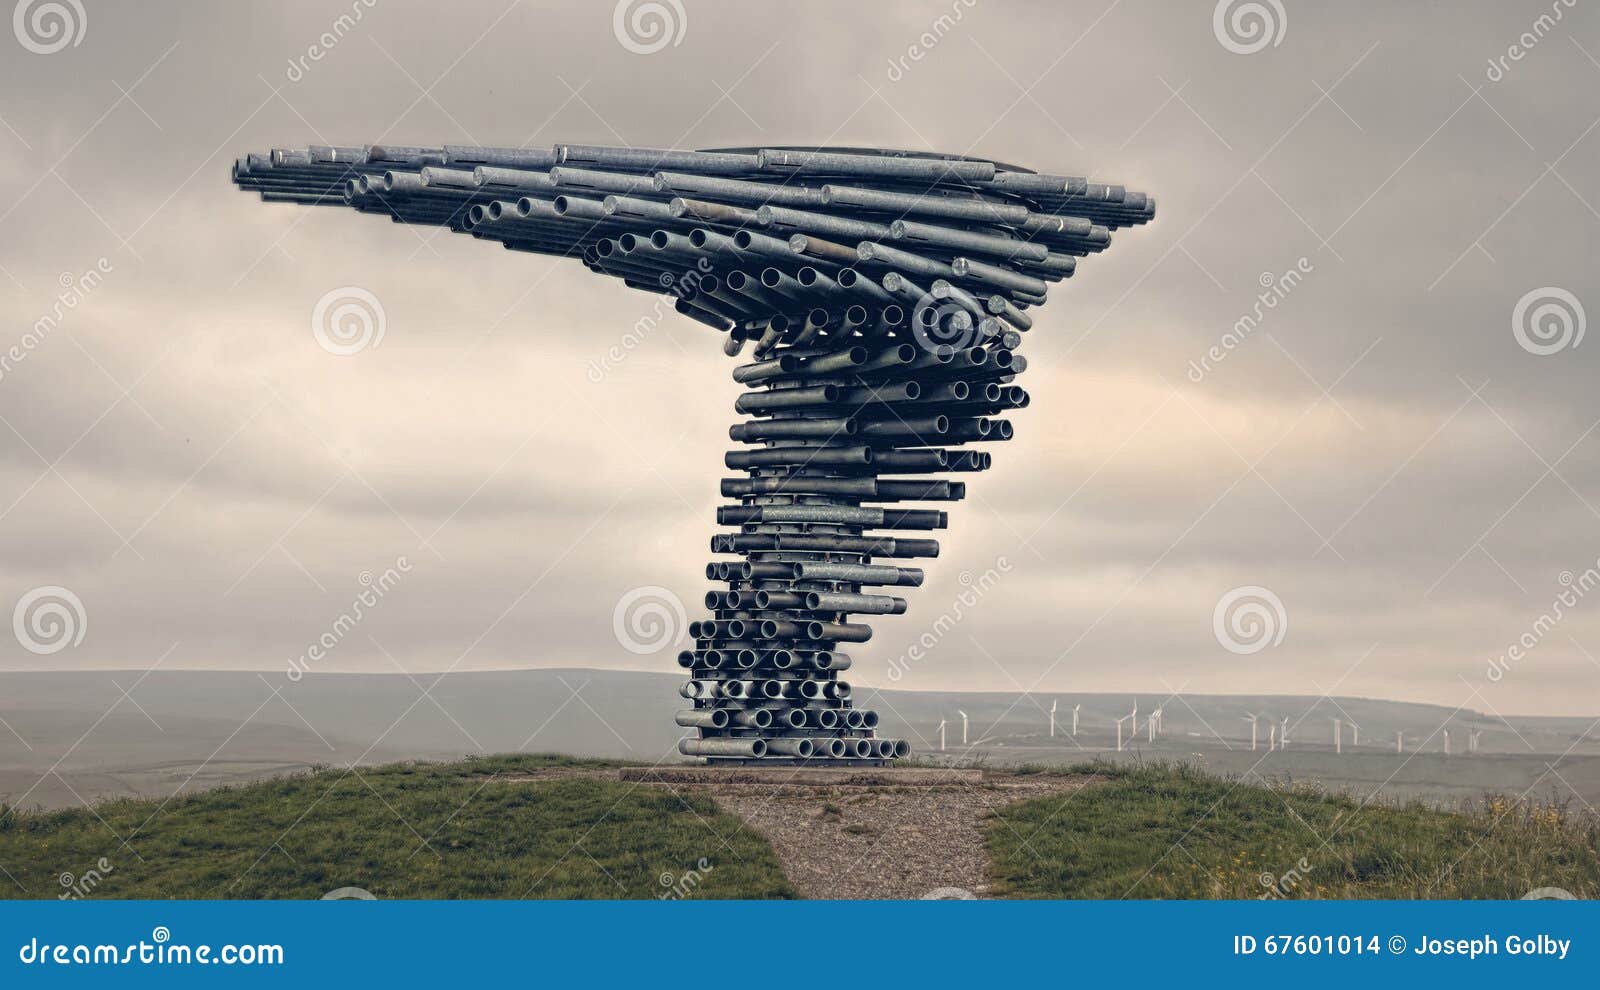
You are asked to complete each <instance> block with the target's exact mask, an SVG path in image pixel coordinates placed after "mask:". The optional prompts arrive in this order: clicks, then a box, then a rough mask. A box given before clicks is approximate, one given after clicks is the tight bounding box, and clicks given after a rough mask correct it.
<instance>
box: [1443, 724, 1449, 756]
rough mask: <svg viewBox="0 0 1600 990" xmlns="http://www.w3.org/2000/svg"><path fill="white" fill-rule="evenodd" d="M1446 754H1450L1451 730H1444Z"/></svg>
mask: <svg viewBox="0 0 1600 990" xmlns="http://www.w3.org/2000/svg"><path fill="white" fill-rule="evenodd" d="M1444 755H1446V756H1449V755H1450V730H1449V729H1446V730H1444Z"/></svg>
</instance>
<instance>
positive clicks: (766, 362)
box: [233, 144, 1155, 764]
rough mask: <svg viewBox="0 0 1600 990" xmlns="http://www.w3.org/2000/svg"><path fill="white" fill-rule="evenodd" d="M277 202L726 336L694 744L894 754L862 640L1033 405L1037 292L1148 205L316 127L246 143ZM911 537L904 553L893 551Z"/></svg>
mask: <svg viewBox="0 0 1600 990" xmlns="http://www.w3.org/2000/svg"><path fill="white" fill-rule="evenodd" d="M233 177H234V181H235V182H236V183H237V184H238V185H239V186H241V187H243V188H245V189H253V190H256V191H258V192H260V194H261V197H262V199H264V200H267V201H270V202H289V203H299V204H305V205H316V206H347V207H351V208H354V209H356V210H358V211H360V212H363V213H372V214H376V215H380V216H387V217H389V218H390V219H391V220H394V221H395V222H400V223H422V224H431V225H436V226H443V227H448V228H449V229H451V230H454V231H458V232H461V233H465V234H470V235H471V236H473V237H477V238H481V239H484V240H491V241H498V242H500V243H501V244H502V245H503V246H504V247H506V248H507V249H509V250H514V251H525V252H530V253H534V254H544V255H552V256H557V257H570V258H575V259H578V260H579V261H581V263H582V264H583V265H584V266H586V267H587V268H589V269H590V270H591V271H594V272H596V273H598V274H603V275H609V276H612V277H615V278H619V279H621V280H622V281H623V283H624V284H626V285H628V286H630V287H632V288H636V289H642V290H646V291H649V292H653V293H668V294H670V295H671V296H672V297H673V298H674V306H675V308H676V309H677V310H678V311H679V312H680V313H683V314H684V315H685V316H688V317H690V318H691V319H694V320H697V321H699V322H700V323H703V324H705V325H706V326H709V327H711V328H713V329H715V330H717V331H718V332H719V333H722V334H723V335H724V340H723V350H724V352H725V353H727V354H728V355H730V356H738V355H741V354H745V353H746V352H747V351H748V360H746V362H745V363H743V364H740V365H739V366H738V367H736V368H735V369H734V371H733V378H734V380H735V381H737V382H739V383H741V384H743V385H744V386H745V387H746V389H747V391H746V392H745V393H744V394H742V395H740V396H739V398H738V400H737V402H736V403H735V409H736V410H737V411H738V412H739V413H741V414H743V415H744V416H745V417H747V418H746V419H745V420H744V421H743V422H740V423H736V424H735V425H733V426H732V427H731V428H730V429H729V436H730V438H731V439H732V440H733V441H734V442H735V443H736V444H738V445H739V446H738V447H736V448H735V449H733V450H730V451H728V452H727V454H726V455H725V458H724V462H725V465H726V466H727V468H728V469H729V470H731V471H734V472H737V475H738V476H736V477H730V478H725V479H723V481H722V485H721V488H722V494H723V495H724V496H725V497H726V498H728V499H730V503H729V504H727V505H724V506H722V507H721V508H719V509H718V510H717V523H718V525H720V526H725V527H728V528H729V529H728V531H727V532H723V533H719V534H717V535H715V536H713V537H712V539H711V552H712V553H713V554H715V555H720V556H722V557H724V558H735V559H722V560H718V561H715V562H713V563H710V564H707V565H706V577H707V578H708V579H710V580H712V581H713V582H716V584H717V587H716V588H715V589H714V590H712V591H710V592H708V593H707V594H706V599H705V607H706V610H707V613H708V614H707V616H706V617H705V618H703V619H700V620H699V621H696V622H694V623H692V624H691V628H690V633H691V635H692V637H693V638H694V641H695V645H694V648H693V649H689V650H684V651H683V652H682V653H681V654H679V657H678V662H679V664H680V665H681V666H682V667H683V668H684V669H685V670H686V671H687V673H688V676H689V680H688V681H687V682H686V683H685V684H684V685H683V687H682V688H681V692H680V693H681V694H682V695H683V697H684V698H685V699H686V704H687V705H688V707H687V708H685V709H684V710H682V711H680V712H679V713H678V716H677V722H678V724H679V725H681V726H685V727H688V728H692V729H696V730H698V734H697V737H694V738H685V739H684V740H683V741H682V742H681V743H680V744H679V748H680V750H681V752H683V753H684V754H686V755H690V756H698V757H703V758H705V759H707V760H712V761H719V762H729V761H731V762H755V761H759V762H763V763H771V762H783V763H801V764H812V763H828V764H839V763H848V764H879V763H883V762H886V761H888V760H891V759H894V758H896V757H900V756H904V755H906V753H907V752H909V746H908V745H907V744H906V743H905V742H904V741H903V740H894V739H883V738H879V737H878V736H877V734H876V732H875V729H876V726H877V724H878V715H877V713H876V712H874V711H871V710H870V709H863V708H860V707H857V706H856V703H855V701H854V699H853V698H852V691H851V687H850V684H849V682H848V681H847V680H845V679H844V678H843V677H842V676H841V675H843V674H844V673H845V672H846V671H848V670H849V669H850V668H851V666H852V664H853V662H854V661H853V660H852V658H851V657H850V656H849V655H848V654H847V653H846V652H845V649H846V648H848V647H850V646H851V645H852V644H859V643H865V642H866V641H867V640H868V639H869V638H870V637H871V629H870V627H869V626H868V625H867V624H866V623H865V622H861V621H854V620H853V619H854V617H860V616H871V615H898V614H901V613H903V612H904V611H905V610H906V601H905V599H904V598H901V597H899V594H898V592H899V591H900V589H903V588H908V587H916V586H918V585H920V584H921V583H922V580H923V572H922V570H921V569H920V568H919V567H913V566H905V565H904V564H902V563H901V562H902V561H910V560H917V559H922V558H932V557H936V556H938V552H939V544H938V541H937V540H935V539H931V538H929V537H927V536H924V535H918V534H924V533H928V532H931V531H933V530H939V529H944V528H945V527H946V525H947V524H948V519H949V517H948V513H947V512H946V511H945V510H944V509H940V508H916V507H908V505H907V504H908V503H933V504H935V505H937V504H939V503H949V502H954V501H959V500H960V499H961V498H963V497H964V495H965V493H966V485H965V483H964V482H961V481H954V480H950V479H949V478H948V477H945V475H950V474H962V473H967V472H973V471H982V470H984V469H986V468H987V467H989V464H990V454H989V453H988V451H987V450H985V449H984V445H986V444H991V443H995V442H999V441H1003V440H1009V439H1011V437H1012V435H1013V428H1012V424H1011V421H1010V420H1009V419H1007V418H1005V417H1004V414H1006V413H1007V412H1009V411H1010V410H1013V409H1020V408H1022V407H1024V406H1026V405H1028V401H1029V399H1028V394H1027V392H1026V391H1024V390H1023V389H1022V388H1021V387H1020V386H1018V385H1017V384H1016V383H1015V381H1016V378H1017V376H1018V375H1020V374H1021V373H1022V372H1023V371H1024V370H1025V369H1026V367H1027V361H1026V359H1025V358H1024V357H1023V356H1022V355H1021V354H1020V353H1019V348H1020V345H1021V342H1022V340H1023V337H1024V335H1025V334H1026V332H1027V331H1028V330H1029V329H1031V328H1032V326H1033V317H1032V315H1031V314H1030V313H1029V310H1031V309H1032V308H1033V307H1036V306H1038V305H1041V304H1042V303H1044V301H1045V300H1046V298H1047V296H1048V292H1049V288H1050V286H1051V285H1053V284H1055V283H1057V282H1060V281H1061V280H1063V279H1066V278H1070V277H1071V276H1072V275H1073V273H1074V272H1075V271H1076V269H1077V263H1078V259H1079V258H1083V257H1086V256H1088V255H1091V254H1096V253H1098V252H1100V251H1103V250H1105V249H1106V247H1107V246H1108V245H1109V244H1110V235H1111V232H1112V231H1114V230H1116V229H1118V228H1120V227H1124V226H1130V225H1137V224H1142V223H1145V222H1147V221H1149V220H1150V219H1151V218H1152V217H1153V216H1154V215H1155V200H1154V199H1153V198H1151V197H1148V196H1146V195H1144V194H1143V193H1137V192H1131V191H1129V190H1126V189H1124V188H1123V187H1122V186H1117V185H1107V184H1104V183H1098V182H1090V181H1088V180H1087V179H1083V178H1075V177H1067V176H1056V175H1044V174H1040V173H1036V172H1032V171H1029V170H1027V169H1023V168H1019V167H1017V166H1013V165H1007V164H1003V163H999V162H993V161H986V160H981V159H973V158H966V157H959V156H948V155H934V154H923V153H911V152H895V151H878V150H864V149H831V150H830V149H812V148H736V149H719V150H712V151H664V150H655V149H640V148H609V147H598V146H591V145H574V144H562V145H556V146H554V147H553V148H549V149H543V148H533V149H530V148H476V147H458V146H450V145H446V146H444V147H441V148H417V147H398V146H393V145H371V146H363V147H350V148H344V147H329V146H313V147H311V148H309V149H306V150H282V149H278V150H273V151H271V152H270V153H268V154H265V155H258V154H250V155H246V156H245V157H243V158H240V159H239V160H238V161H237V162H236V163H235V165H234V167H233ZM885 561H892V562H894V563H885Z"/></svg>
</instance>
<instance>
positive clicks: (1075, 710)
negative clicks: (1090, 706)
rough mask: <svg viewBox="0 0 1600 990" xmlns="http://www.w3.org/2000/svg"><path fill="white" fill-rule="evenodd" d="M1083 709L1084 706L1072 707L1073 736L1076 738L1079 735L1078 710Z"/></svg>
mask: <svg viewBox="0 0 1600 990" xmlns="http://www.w3.org/2000/svg"><path fill="white" fill-rule="evenodd" d="M1082 707H1083V706H1082V705H1073V706H1072V734H1073V735H1074V736H1076V735H1077V734H1078V709H1080V708H1082Z"/></svg>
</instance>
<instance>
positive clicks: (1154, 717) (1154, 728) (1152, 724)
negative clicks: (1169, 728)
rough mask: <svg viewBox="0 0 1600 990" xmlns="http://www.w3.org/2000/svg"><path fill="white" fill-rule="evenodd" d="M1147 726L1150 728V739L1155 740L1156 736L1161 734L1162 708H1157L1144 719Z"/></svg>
mask: <svg viewBox="0 0 1600 990" xmlns="http://www.w3.org/2000/svg"><path fill="white" fill-rule="evenodd" d="M1144 724H1145V727H1146V728H1147V729H1148V730H1149V735H1150V741H1151V742H1155V741H1156V736H1158V735H1160V734H1161V709H1160V708H1157V709H1156V710H1155V711H1153V712H1151V713H1150V717H1149V718H1147V719H1145V720H1144Z"/></svg>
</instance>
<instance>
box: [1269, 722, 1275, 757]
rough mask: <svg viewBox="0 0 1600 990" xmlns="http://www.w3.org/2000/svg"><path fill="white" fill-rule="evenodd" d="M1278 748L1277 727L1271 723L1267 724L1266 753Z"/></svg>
mask: <svg viewBox="0 0 1600 990" xmlns="http://www.w3.org/2000/svg"><path fill="white" fill-rule="evenodd" d="M1277 748H1278V727H1277V726H1276V725H1273V724H1272V723H1271V722H1268V723H1267V752H1269V753H1271V752H1273V751H1274V750H1276V749H1277Z"/></svg>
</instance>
